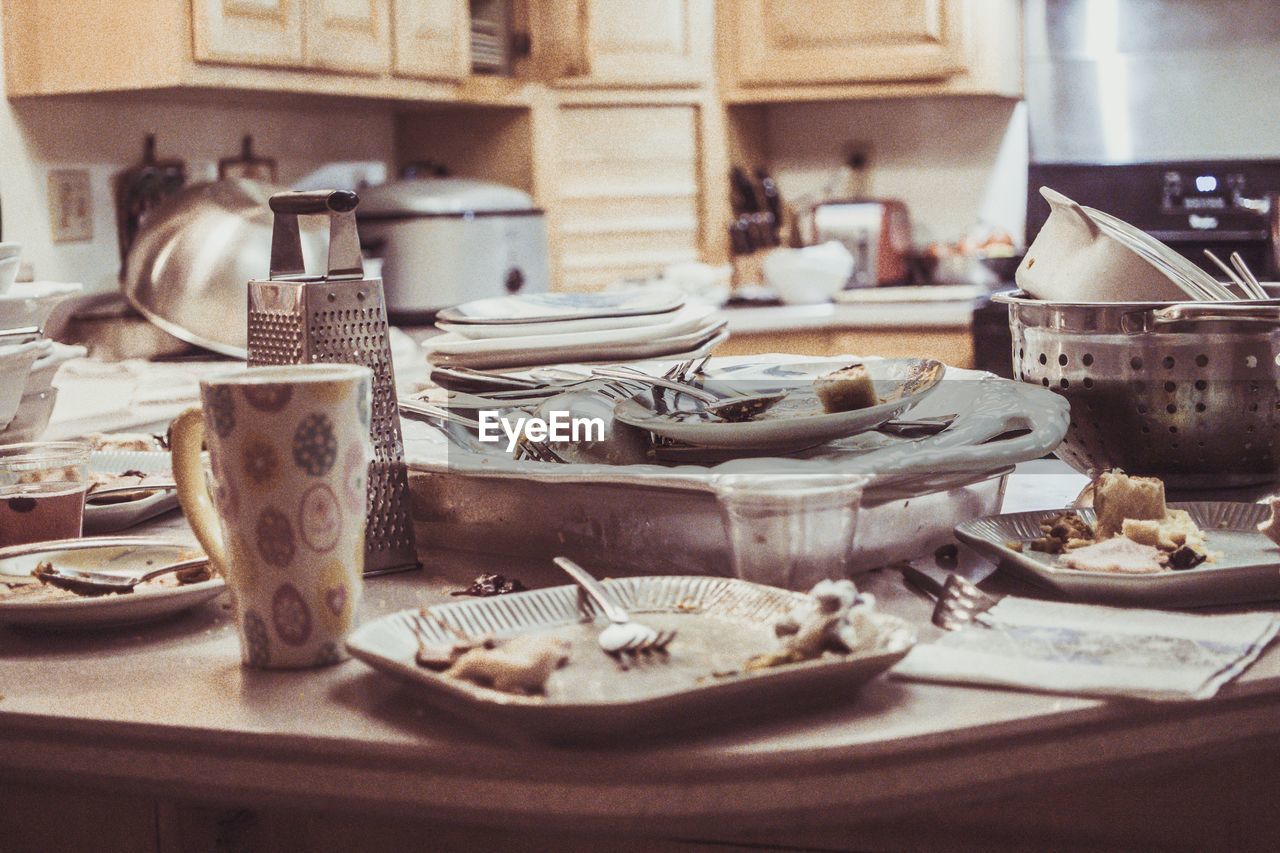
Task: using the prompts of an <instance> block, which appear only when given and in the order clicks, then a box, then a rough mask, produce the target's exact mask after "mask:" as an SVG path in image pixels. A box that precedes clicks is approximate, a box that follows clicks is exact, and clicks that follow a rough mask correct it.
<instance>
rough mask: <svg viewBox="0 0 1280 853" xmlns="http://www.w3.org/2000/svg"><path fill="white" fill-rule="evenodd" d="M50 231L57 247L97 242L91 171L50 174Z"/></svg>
mask: <svg viewBox="0 0 1280 853" xmlns="http://www.w3.org/2000/svg"><path fill="white" fill-rule="evenodd" d="M49 227H50V230H51V231H52V232H53V242H55V243H75V242H79V241H82V240H92V239H93V194H92V191H91V188H90V186H89V171H88V170H87V169H53V170H51V171H50V172H49Z"/></svg>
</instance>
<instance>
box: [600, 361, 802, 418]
mask: <svg viewBox="0 0 1280 853" xmlns="http://www.w3.org/2000/svg"><path fill="white" fill-rule="evenodd" d="M591 372H592V373H594V374H595V375H596V376H607V377H609V378H611V379H624V380H627V381H633V380H634V381H636V382H642V383H646V384H649V385H653V386H655V387H658V388H666V389H668V390H671V391H675V392H676V393H678V394H684V395H686V396H689V397H692V398H693V399H695V400H697V401H698V402H700V403H702V404H703V411H704V412H706V413H707V414H711V415H715V416H716V417H718V418H720V419H721V420H725V421H745V420H750V419H751V418H754V417H755V416H756V415H759V414H762V413H764V412H766V411H768V410H769V409H771V408H773V407H774V406H775V405H777V404H778V403H779V402H781V400H782V399H783V398H784V397H786V396H787V394H789V393H790V392H789V391H773V392H770V393H767V394H748V395H743V396H739V397H729V398H727V399H726V398H725V397H721V396H718V395H716V394H712V393H711V392H710V391H706V390H704V389H702V388H696V387H694V386H693V385H689V384H688V383H685V382H678V381H676V380H674V379H670V378H667V377H665V376H650V375H649V374H647V373H641V372H640V371H634V372H633V371H630V370H617V369H613V368H605V367H601V368H597V369H596V370H593V371H591Z"/></svg>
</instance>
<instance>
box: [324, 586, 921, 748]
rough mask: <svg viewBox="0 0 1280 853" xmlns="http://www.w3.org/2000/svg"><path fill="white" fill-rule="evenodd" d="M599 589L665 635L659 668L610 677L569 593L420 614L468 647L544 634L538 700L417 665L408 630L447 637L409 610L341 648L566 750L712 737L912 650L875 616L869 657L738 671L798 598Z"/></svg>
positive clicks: (430, 695)
mask: <svg viewBox="0 0 1280 853" xmlns="http://www.w3.org/2000/svg"><path fill="white" fill-rule="evenodd" d="M604 586H605V588H606V589H608V590H609V592H610V594H611V595H612V596H613V597H614V599H615V600H616V601H617V602H618V603H619V604H621V605H622V606H623V607H624V608H626V609H627V610H628V611H629V612H630V613H632V614H633V615H635V616H636V617H637V618H639V619H641V620H643V622H644V623H645V624H646V625H649V626H651V627H653V628H655V629H658V630H663V629H668V628H670V629H675V630H677V631H678V632H679V634H678V636H677V637H676V639H675V641H674V642H672V644H671V647H670V654H669V657H668V658H667V659H665V660H664V659H663V658H661V657H660V656H658V657H655V658H653V659H652V660H646V659H644V658H641V659H640V661H639V662H637V663H636V664H635V665H634V666H632V667H631V668H630V669H628V670H626V671H623V670H621V669H619V668H618V666H617V664H616V663H615V662H614V661H613V659H612V658H610V657H608V656H607V655H605V654H604V653H603V652H601V651H600V648H599V647H598V646H597V645H596V635H597V634H598V633H599V631H600V629H601V628H602V627H603V626H604V620H603V618H602V617H597V618H596V619H595V620H594V622H593V621H591V614H594V613H595V610H594V609H593V607H592V605H591V604H590V603H588V602H586V601H585V600H583V599H582V598H581V597H580V595H579V591H578V588H577V587H574V586H560V587H553V588H550V589H540V590H534V591H531V592H520V593H513V594H510V595H503V596H499V597H495V598H484V599H476V600H473V601H463V602H455V603H449V604H443V605H439V606H436V607H432V608H430V612H431V613H432V614H433V615H434V616H435V617H436V619H438V620H440V621H442V622H444V623H445V624H446V625H449V626H450V627H452V628H455V629H457V630H459V631H462V632H463V633H465V634H467V635H470V636H483V635H485V634H488V633H493V634H496V635H498V636H513V635H516V634H525V633H532V632H539V633H542V632H545V633H547V634H548V635H550V636H555V637H560V638H563V639H565V640H568V641H569V642H570V644H571V649H570V652H569V663H568V664H567V665H566V666H565V667H563V668H562V669H560V670H557V671H556V672H554V673H553V674H552V676H551V678H550V680H549V681H548V683H547V693H546V695H545V696H518V695H514V694H509V693H501V692H497V691H494V690H490V689H487V688H484V687H479V686H476V685H473V684H471V683H469V682H466V681H460V680H455V679H453V678H450V677H448V676H445V675H442V674H440V673H437V672H433V671H431V670H428V669H424V668H422V667H420V666H418V665H417V664H416V663H415V662H414V655H415V654H416V653H417V651H418V639H417V635H416V633H415V629H421V630H422V631H424V632H425V634H426V636H427V637H428V639H430V640H432V641H434V640H440V641H443V640H445V639H447V638H449V637H450V635H449V633H448V632H447V631H446V630H445V629H444V628H442V627H440V625H438V624H437V623H436V622H435V621H434V620H432V619H426V618H423V616H422V615H421V614H420V613H419V612H418V611H416V610H406V611H403V612H401V613H396V614H393V615H390V616H385V617H383V618H381V619H378V620H376V621H374V622H370V623H368V624H366V625H363V626H361V627H360V628H358V629H357V630H356V632H355V633H354V634H353V635H352V637H351V639H350V640H349V641H348V643H347V647H348V648H349V649H350V651H351V653H352V654H353V655H355V656H356V657H357V658H360V659H361V660H363V661H364V662H366V663H368V664H369V665H370V666H372V667H374V668H375V669H378V670H381V671H382V672H385V673H387V674H389V675H391V676H393V677H395V678H398V679H400V680H402V681H406V682H409V683H410V684H412V685H414V686H415V687H417V688H418V691H419V694H420V695H421V696H422V697H423V698H424V699H425V700H426V701H427V702H428V703H429V704H431V705H433V706H434V707H437V708H440V709H442V710H445V711H448V712H451V713H454V714H457V715H459V716H462V717H465V718H466V719H468V720H470V721H471V722H472V723H475V724H480V725H493V726H496V727H500V728H502V729H504V730H507V731H510V732H512V733H516V734H521V735H525V736H534V737H539V738H543V739H550V740H556V741H569V740H594V739H600V738H602V737H609V736H618V735H619V734H620V733H625V734H626V736H628V737H631V736H634V735H635V734H636V733H637V732H639V731H641V730H643V729H648V730H650V731H653V730H655V729H656V730H660V731H672V730H675V729H680V728H687V727H689V726H691V725H699V724H700V725H704V726H705V725H710V726H721V725H723V724H724V723H726V721H728V720H731V719H739V718H745V717H748V716H761V715H769V714H770V713H776V712H782V711H790V710H792V709H794V708H796V707H797V706H800V705H803V704H816V703H820V702H823V701H833V700H838V699H840V698H844V697H848V696H849V695H851V694H852V693H853V692H854V691H855V690H856V689H857V688H858V687H859V686H860V685H862V684H864V683H866V682H867V681H870V680H871V679H872V678H875V677H876V676H877V675H879V674H880V673H881V672H883V671H884V670H886V669H888V668H889V667H891V666H892V665H893V664H894V663H896V662H897V661H898V660H899V659H901V658H902V657H903V656H904V655H905V654H906V653H907V651H908V650H909V649H910V648H911V646H912V645H913V643H914V642H915V636H914V633H913V631H912V630H911V628H910V626H908V625H907V623H906V622H904V621H902V620H901V619H898V618H897V617H895V616H891V615H888V614H883V613H881V614H877V618H878V620H879V622H880V625H881V632H880V636H879V641H878V644H877V646H876V648H875V649H873V650H869V651H866V652H860V653H855V654H852V655H847V656H844V657H830V658H823V659H821V660H816V661H810V662H807V663H800V664H794V665H791V666H783V667H775V668H772V669H766V670H761V671H758V672H753V673H742V672H741V668H742V665H743V663H744V662H745V661H746V660H747V658H749V657H751V656H752V655H755V654H759V653H762V652H767V651H773V650H775V649H776V648H777V640H776V638H775V637H774V633H773V624H774V622H776V621H777V620H778V619H779V618H781V617H782V616H784V615H786V614H787V613H789V612H790V611H791V610H792V608H793V607H795V606H796V605H797V604H801V603H805V602H807V601H808V600H809V599H808V597H807V596H805V595H803V594H801V593H795V592H788V591H787V590H782V589H777V588H774V587H769V586H762V585H760V584H754V583H749V582H747V581H741V580H736V579H731V578H708V577H681V576H672V577H637V578H620V579H614V580H607V581H604ZM583 614H588V615H587V616H585V617H584V615H583ZM584 620H585V621H584ZM716 673H720V675H716ZM729 673H732V674H729Z"/></svg>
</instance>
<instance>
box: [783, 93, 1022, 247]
mask: <svg viewBox="0 0 1280 853" xmlns="http://www.w3.org/2000/svg"><path fill="white" fill-rule="evenodd" d="M766 127H767V143H766V147H767V151H768V155H769V160H770V165H771V167H772V168H773V170H774V172H775V176H776V177H777V179H778V182H779V187H780V190H781V192H782V195H783V198H784V199H789V200H793V201H794V200H796V199H798V198H801V197H802V196H806V195H810V194H817V193H818V192H820V190H821V189H822V187H823V186H824V185H825V184H827V183H828V182H829V181H830V180H831V178H832V176H833V174H835V170H836V169H838V167H839V166H840V165H841V164H842V163H843V161H844V156H845V151H846V146H847V144H848V143H850V142H855V141H856V142H864V143H869V144H870V146H871V158H870V163H869V172H868V176H869V179H870V180H869V186H868V188H867V193H868V194H869V195H872V196H876V197H882V198H897V199H901V200H902V201H904V202H906V204H907V207H908V208H909V210H910V212H911V219H912V225H913V232H914V238H915V241H916V243H917V244H920V245H924V244H927V243H929V242H932V241H934V240H956V239H958V238H960V237H961V236H963V235H964V233H965V231H966V230H967V229H968V228H969V227H970V226H972V225H974V224H975V223H977V222H978V221H979V220H983V221H986V222H989V223H991V224H994V225H998V226H999V227H1001V228H1004V229H1005V230H1007V231H1009V232H1010V233H1011V234H1013V235H1014V236H1015V238H1016V239H1019V240H1021V239H1022V235H1023V230H1024V228H1025V222H1024V220H1025V216H1026V182H1027V122H1026V110H1025V107H1024V105H1023V104H1021V103H1019V102H1015V101H1010V100H1007V99H1002V98H990V97H942V98H903V99H896V100H881V101H855V102H852V103H849V102H846V103H825V102H824V103H808V104H788V105H779V106H774V107H771V108H770V109H769V112H768V115H767V118H766Z"/></svg>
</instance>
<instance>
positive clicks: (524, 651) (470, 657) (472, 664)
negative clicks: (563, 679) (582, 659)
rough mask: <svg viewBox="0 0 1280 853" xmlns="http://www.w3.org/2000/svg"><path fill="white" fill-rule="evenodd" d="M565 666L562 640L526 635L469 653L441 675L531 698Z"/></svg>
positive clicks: (565, 647) (565, 650)
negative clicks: (552, 675) (552, 674)
mask: <svg viewBox="0 0 1280 853" xmlns="http://www.w3.org/2000/svg"><path fill="white" fill-rule="evenodd" d="M568 662H569V643H568V642H567V641H566V640H562V639H559V638H556V637H547V636H533V635H526V636H521V637H514V638H512V639H510V640H506V641H505V642H502V643H500V644H495V645H494V646H492V647H485V646H478V647H476V648H473V649H470V650H468V651H466V652H464V653H463V654H462V655H461V656H460V657H459V658H458V659H457V660H456V661H454V663H453V664H452V665H451V666H450V667H449V668H448V669H447V670H445V672H444V674H445V675H446V676H449V677H450V678H458V679H461V680H463V681H470V682H471V683H472V684H478V685H480V686H481V687H489V688H492V689H493V690H499V691H502V692H503V693H517V694H523V695H532V694H538V693H544V692H545V691H546V685H547V679H549V678H550V677H551V673H553V672H555V671H556V670H557V669H559V668H560V667H562V666H564V665H565V664H566V663H568Z"/></svg>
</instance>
